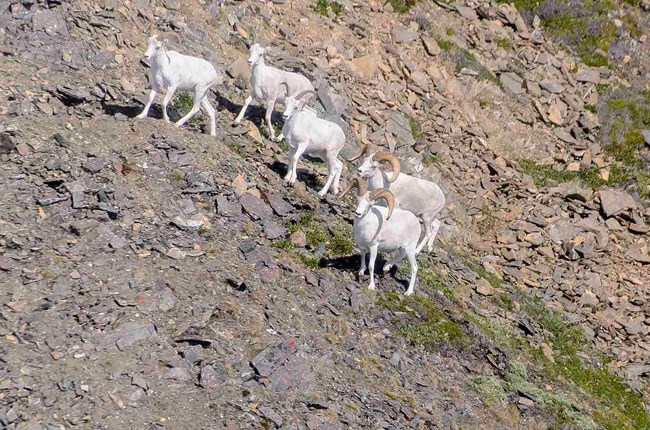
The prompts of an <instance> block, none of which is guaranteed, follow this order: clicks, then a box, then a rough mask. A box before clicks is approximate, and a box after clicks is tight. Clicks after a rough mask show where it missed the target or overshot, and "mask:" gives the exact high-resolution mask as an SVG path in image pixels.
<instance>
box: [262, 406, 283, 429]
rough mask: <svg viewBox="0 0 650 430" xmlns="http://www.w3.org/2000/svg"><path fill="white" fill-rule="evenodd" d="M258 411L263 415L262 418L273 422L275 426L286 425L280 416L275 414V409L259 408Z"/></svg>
mask: <svg viewBox="0 0 650 430" xmlns="http://www.w3.org/2000/svg"><path fill="white" fill-rule="evenodd" d="M257 410H258V411H259V412H260V413H261V414H262V416H264V417H265V418H268V419H270V420H271V421H273V424H275V425H276V426H277V427H282V425H283V424H284V421H283V420H282V417H281V416H280V414H278V413H277V412H275V411H274V410H273V409H271V408H269V407H267V406H258V407H257Z"/></svg>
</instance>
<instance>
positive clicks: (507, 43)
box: [497, 37, 512, 50]
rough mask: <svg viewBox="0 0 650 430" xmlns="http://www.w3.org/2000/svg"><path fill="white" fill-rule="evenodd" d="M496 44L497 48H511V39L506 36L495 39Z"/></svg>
mask: <svg viewBox="0 0 650 430" xmlns="http://www.w3.org/2000/svg"><path fill="white" fill-rule="evenodd" d="M497 46H498V47H499V48H503V49H506V50H508V49H511V48H512V41H511V40H510V39H508V38H507V37H504V38H503V39H498V40H497Z"/></svg>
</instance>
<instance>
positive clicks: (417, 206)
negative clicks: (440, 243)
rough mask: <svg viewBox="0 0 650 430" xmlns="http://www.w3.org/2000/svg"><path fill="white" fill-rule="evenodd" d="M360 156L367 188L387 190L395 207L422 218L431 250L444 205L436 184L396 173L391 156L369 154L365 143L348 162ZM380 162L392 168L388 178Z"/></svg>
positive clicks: (396, 168) (369, 151)
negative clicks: (362, 157)
mask: <svg viewBox="0 0 650 430" xmlns="http://www.w3.org/2000/svg"><path fill="white" fill-rule="evenodd" d="M363 155H366V158H365V159H364V160H363V162H362V163H361V165H360V166H359V167H358V169H357V170H358V173H359V176H361V177H362V178H367V180H368V188H369V189H370V190H377V189H380V188H386V189H389V190H390V191H391V192H392V193H393V195H394V196H395V205H396V207H398V208H400V209H404V210H407V211H411V212H413V213H414V214H415V215H417V216H418V217H419V218H420V219H421V220H422V222H423V224H424V228H425V231H426V238H427V250H428V251H429V252H431V251H432V250H433V242H434V241H435V238H436V236H437V234H438V229H439V228H440V221H438V220H437V218H436V217H437V215H438V214H439V213H440V211H441V210H442V208H443V207H444V206H445V195H444V193H443V192H442V190H441V189H440V187H439V186H438V184H435V183H433V182H430V181H426V180H424V179H420V178H416V177H414V176H409V175H406V174H404V173H400V163H399V160H398V159H397V158H396V157H395V156H394V155H392V154H389V153H372V151H371V150H370V147H369V146H368V145H365V146H364V147H363V148H362V150H361V152H360V153H359V154H357V155H356V156H354V157H352V158H351V159H348V161H354V160H356V159H358V158H360V157H361V156H363ZM384 161H387V162H389V163H390V164H391V165H392V167H393V173H392V175H391V177H390V178H389V177H388V174H387V173H386V172H384V170H383V169H382V166H381V163H382V162H384Z"/></svg>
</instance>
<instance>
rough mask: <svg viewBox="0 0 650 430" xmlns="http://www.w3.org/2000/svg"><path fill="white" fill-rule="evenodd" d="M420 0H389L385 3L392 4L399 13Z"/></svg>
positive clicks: (406, 10)
mask: <svg viewBox="0 0 650 430" xmlns="http://www.w3.org/2000/svg"><path fill="white" fill-rule="evenodd" d="M417 2H418V0H388V1H387V2H386V3H385V4H390V5H391V6H392V7H393V10H394V11H395V12H397V13H406V12H408V11H409V10H411V8H412V7H413V6H415V4H416V3H417Z"/></svg>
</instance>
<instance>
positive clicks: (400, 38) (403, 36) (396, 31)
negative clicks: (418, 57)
mask: <svg viewBox="0 0 650 430" xmlns="http://www.w3.org/2000/svg"><path fill="white" fill-rule="evenodd" d="M390 34H391V35H392V36H393V40H394V41H395V43H406V42H411V41H413V40H415V39H417V38H418V34H417V33H416V32H414V31H411V30H409V29H408V28H406V27H404V26H403V25H396V26H394V27H393V29H392V30H391V32H390Z"/></svg>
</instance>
